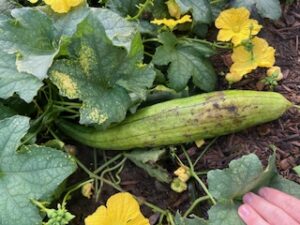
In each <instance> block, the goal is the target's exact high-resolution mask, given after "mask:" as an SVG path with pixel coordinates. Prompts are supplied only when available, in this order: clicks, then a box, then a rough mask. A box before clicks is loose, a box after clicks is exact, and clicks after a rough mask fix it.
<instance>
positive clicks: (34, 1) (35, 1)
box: [28, 0, 39, 4]
mask: <svg viewBox="0 0 300 225" xmlns="http://www.w3.org/2000/svg"><path fill="white" fill-rule="evenodd" d="M28 1H29V2H30V3H32V4H34V3H37V2H38V1H39V0H28Z"/></svg>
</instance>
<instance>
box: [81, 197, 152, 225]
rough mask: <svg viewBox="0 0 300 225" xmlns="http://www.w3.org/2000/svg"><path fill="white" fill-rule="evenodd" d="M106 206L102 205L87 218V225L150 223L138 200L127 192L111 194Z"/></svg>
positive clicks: (136, 224)
mask: <svg viewBox="0 0 300 225" xmlns="http://www.w3.org/2000/svg"><path fill="white" fill-rule="evenodd" d="M106 206H107V207H105V206H100V207H99V208H98V209H97V210H96V211H95V212H94V213H93V214H92V215H90V216H88V217H87V218H85V225H150V223H149V220H148V219H146V218H145V217H144V216H143V214H142V213H141V211H140V206H139V204H138V202H137V201H136V200H135V199H134V197H133V196H132V195H131V194H129V193H127V192H124V193H118V194H115V195H113V196H111V197H110V198H109V199H108V200H107V204H106Z"/></svg>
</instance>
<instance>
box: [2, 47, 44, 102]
mask: <svg viewBox="0 0 300 225" xmlns="http://www.w3.org/2000/svg"><path fill="white" fill-rule="evenodd" d="M41 86H43V82H42V81H40V80H39V79H38V78H36V77H35V76H33V75H31V74H28V73H24V72H19V71H18V70H17V68H16V57H15V55H14V54H8V53H6V52H3V51H2V50H0V98H3V99H7V98H9V97H11V96H12V95H13V94H14V93H17V94H18V95H19V96H20V98H22V99H23V100H24V101H26V102H27V103H29V102H31V101H32V99H33V97H34V96H35V95H36V94H37V92H38V90H39V89H40V87H41Z"/></svg>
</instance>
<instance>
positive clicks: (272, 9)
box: [232, 0, 281, 20]
mask: <svg viewBox="0 0 300 225" xmlns="http://www.w3.org/2000/svg"><path fill="white" fill-rule="evenodd" d="M232 6H234V7H242V6H244V7H246V8H248V9H249V10H251V8H253V7H256V8H257V10H258V12H259V14H261V15H262V16H263V17H266V18H270V19H273V20H277V19H279V17H280V16H281V7H280V2H279V0H267V1H262V0H234V1H232Z"/></svg>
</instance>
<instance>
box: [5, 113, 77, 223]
mask: <svg viewBox="0 0 300 225" xmlns="http://www.w3.org/2000/svg"><path fill="white" fill-rule="evenodd" d="M28 128H29V118H26V117H21V116H14V117H11V118H8V119H4V120H2V121H0V211H1V213H0V224H1V225H16V224H20V225H33V224H41V222H42V218H41V216H40V214H39V210H38V208H37V207H35V206H34V205H33V204H32V202H31V199H36V200H41V201H43V200H50V199H51V196H52V195H53V193H54V191H55V190H56V188H57V187H58V186H59V184H61V183H62V182H63V181H64V180H65V179H66V178H67V177H68V176H69V175H70V174H71V173H73V172H74V170H75V169H76V164H75V162H74V161H73V160H72V159H71V158H70V157H68V156H67V155H66V154H65V153H63V152H61V151H58V150H54V149H51V148H47V147H40V146H37V145H33V146H26V147H23V148H22V150H21V151H16V149H17V148H18V146H19V144H20V140H21V138H22V137H23V136H24V135H25V133H26V131H27V130H28Z"/></svg>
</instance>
